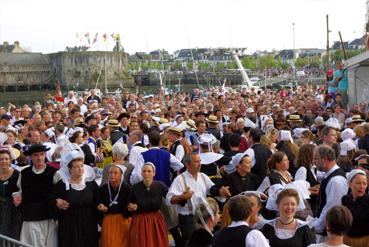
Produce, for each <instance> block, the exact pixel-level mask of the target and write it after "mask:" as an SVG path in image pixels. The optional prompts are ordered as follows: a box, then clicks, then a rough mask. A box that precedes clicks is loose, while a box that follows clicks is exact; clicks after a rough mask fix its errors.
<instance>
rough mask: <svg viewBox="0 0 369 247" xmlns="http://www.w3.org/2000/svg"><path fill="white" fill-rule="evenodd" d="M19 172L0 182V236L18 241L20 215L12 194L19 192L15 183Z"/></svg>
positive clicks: (15, 171) (14, 172)
mask: <svg viewBox="0 0 369 247" xmlns="http://www.w3.org/2000/svg"><path fill="white" fill-rule="evenodd" d="M18 177H19V172H18V171H17V170H14V171H13V174H12V175H11V176H10V178H8V179H7V180H0V234H2V235H5V236H8V237H10V238H14V239H19V237H20V230H21V213H20V210H19V208H18V207H15V206H14V204H13V196H12V193H13V192H17V191H19V188H18V187H17V181H18Z"/></svg>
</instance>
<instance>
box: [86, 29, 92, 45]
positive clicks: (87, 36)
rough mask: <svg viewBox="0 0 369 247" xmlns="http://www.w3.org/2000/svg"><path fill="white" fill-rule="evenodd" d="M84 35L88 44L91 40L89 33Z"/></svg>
mask: <svg viewBox="0 0 369 247" xmlns="http://www.w3.org/2000/svg"><path fill="white" fill-rule="evenodd" d="M85 37H86V39H87V41H88V44H90V43H91V40H90V33H88V32H87V33H86V34H85Z"/></svg>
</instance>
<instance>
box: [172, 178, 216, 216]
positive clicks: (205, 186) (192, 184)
mask: <svg viewBox="0 0 369 247" xmlns="http://www.w3.org/2000/svg"><path fill="white" fill-rule="evenodd" d="M182 174H183V175H182ZM182 174H181V175H179V176H177V177H176V178H175V179H174V181H173V183H172V185H171V186H170V188H169V191H168V194H167V197H166V198H167V201H168V204H170V201H171V199H172V197H173V196H180V195H182V194H183V192H184V191H185V190H186V188H185V183H184V180H183V179H185V180H186V185H187V187H189V188H190V190H192V191H193V192H194V194H193V195H192V197H191V199H190V201H191V204H192V212H191V211H190V209H189V207H188V202H187V203H186V205H185V206H184V207H183V206H181V205H180V204H176V209H177V213H178V214H182V215H190V214H193V215H194V211H195V209H196V206H197V205H199V204H200V203H202V202H204V201H205V200H206V196H207V195H209V194H210V193H209V192H210V188H211V187H212V186H213V185H214V183H213V182H212V181H211V180H210V178H209V177H208V176H207V175H206V174H204V173H202V172H199V173H198V174H197V178H196V179H195V178H194V177H193V176H192V175H191V174H190V173H189V172H188V171H185V172H184V173H182Z"/></svg>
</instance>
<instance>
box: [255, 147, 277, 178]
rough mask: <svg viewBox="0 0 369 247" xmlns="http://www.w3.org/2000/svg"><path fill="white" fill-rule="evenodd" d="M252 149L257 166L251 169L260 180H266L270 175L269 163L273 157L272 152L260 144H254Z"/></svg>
mask: <svg viewBox="0 0 369 247" xmlns="http://www.w3.org/2000/svg"><path fill="white" fill-rule="evenodd" d="M251 148H252V149H253V150H254V153H255V166H254V167H253V168H251V172H252V173H254V174H255V175H257V176H258V177H259V178H260V179H264V177H265V176H266V175H267V173H268V165H267V161H268V159H269V158H270V156H271V155H272V151H270V150H269V149H268V148H267V147H265V146H264V145H261V144H260V143H256V144H254V145H253V146H252V147H251Z"/></svg>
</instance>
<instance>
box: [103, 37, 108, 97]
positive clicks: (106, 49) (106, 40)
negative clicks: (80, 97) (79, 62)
mask: <svg viewBox="0 0 369 247" xmlns="http://www.w3.org/2000/svg"><path fill="white" fill-rule="evenodd" d="M105 36H106V35H105ZM107 52H108V39H107V38H106V37H105V56H104V65H105V68H104V75H105V94H106V93H107V92H108V83H107V74H106V73H107V71H106V53H107Z"/></svg>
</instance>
